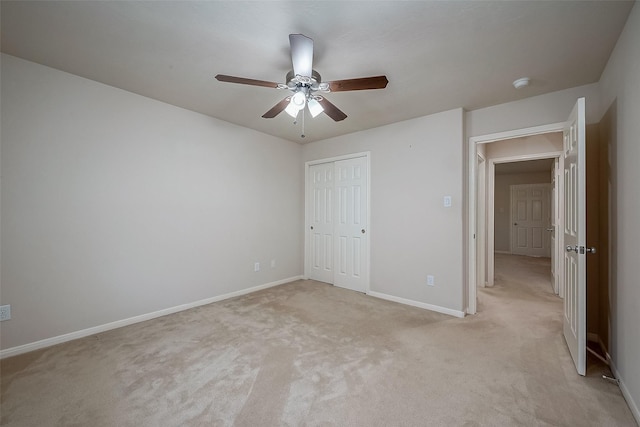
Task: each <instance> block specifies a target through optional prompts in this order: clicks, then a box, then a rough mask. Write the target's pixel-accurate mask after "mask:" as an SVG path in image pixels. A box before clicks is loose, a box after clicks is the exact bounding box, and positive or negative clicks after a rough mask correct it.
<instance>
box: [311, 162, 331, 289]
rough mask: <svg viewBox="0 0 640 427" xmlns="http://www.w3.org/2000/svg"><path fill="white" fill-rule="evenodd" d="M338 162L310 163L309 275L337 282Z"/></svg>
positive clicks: (312, 277) (329, 281) (324, 280)
mask: <svg viewBox="0 0 640 427" xmlns="http://www.w3.org/2000/svg"><path fill="white" fill-rule="evenodd" d="M333 176H334V164H333V163H321V164H318V165H312V166H310V167H309V188H308V189H307V192H308V193H307V194H308V195H309V196H310V204H311V206H310V209H309V211H310V215H309V271H308V274H307V275H308V277H309V278H310V279H313V280H318V281H320V282H326V283H333V265H334V264H333V260H334V254H333V246H334V241H333V232H334V231H333V229H334V223H333V217H334V180H333Z"/></svg>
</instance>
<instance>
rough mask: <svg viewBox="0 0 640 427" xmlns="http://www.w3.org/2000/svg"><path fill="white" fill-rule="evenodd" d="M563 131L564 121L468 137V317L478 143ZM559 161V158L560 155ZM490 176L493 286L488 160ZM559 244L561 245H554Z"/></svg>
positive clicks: (473, 296)
mask: <svg viewBox="0 0 640 427" xmlns="http://www.w3.org/2000/svg"><path fill="white" fill-rule="evenodd" d="M563 129H564V122H560V123H551V124H547V125H542V126H534V127H530V128H523V129H515V130H510V131H505V132H498V133H492V134H487V135H478V136H472V137H470V138H469V146H468V151H467V156H468V157H467V165H468V177H467V178H468V187H467V188H468V190H467V192H468V194H467V202H468V203H467V212H468V216H467V221H468V224H467V229H468V238H467V301H466V306H467V308H466V312H467V314H475V313H476V307H475V306H476V303H475V302H476V301H477V295H478V286H477V278H476V240H475V239H473V235H474V234H476V221H477V213H476V194H475V193H476V191H475V190H476V158H477V155H478V150H477V144H486V143H489V142H495V141H500V140H503V139H512V138H520V137H525V136H531V135H541V134H545V133H552V132H562V130H563ZM529 157H530V156H520V157H519V158H523V159H526V158H529ZM560 159H562V156H560ZM488 172H489V176H488V180H489V181H488V182H489V185H488V186H487V196H489V194H491V198H487V206H488V207H489V208H490V211H489V215H487V279H488V280H487V285H488V286H491V285H492V284H493V275H494V274H493V270H494V266H493V261H494V259H493V258H494V256H493V255H494V253H493V248H494V246H495V242H494V237H493V234H492V233H493V220H494V218H493V216H492V215H493V214H492V209H491V206H492V203H493V182H494V179H495V178H494V175H495V164H494V163H493V162H492V161H491V160H490V161H489V171H488ZM557 244H560V243H557Z"/></svg>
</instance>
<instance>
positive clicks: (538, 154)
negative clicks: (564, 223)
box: [467, 123, 564, 314]
mask: <svg viewBox="0 0 640 427" xmlns="http://www.w3.org/2000/svg"><path fill="white" fill-rule="evenodd" d="M563 127H564V123H555V124H550V125H544V126H537V127H533V128H526V129H519V130H514V131H507V132H502V133H497V134H491V135H485V136H480V137H472V138H470V139H469V157H468V158H469V159H474V161H472V162H470V163H469V192H468V194H469V205H468V207H469V224H468V230H469V236H470V238H471V239H472V240H475V244H469V245H468V250H469V252H468V257H467V259H468V262H469V266H468V270H467V271H468V293H467V295H468V298H467V314H475V313H476V311H477V300H476V295H477V287H478V286H481V287H482V286H492V285H493V282H494V276H495V215H496V213H495V210H494V203H495V202H494V197H495V192H494V186H495V176H496V165H499V164H503V163H513V162H519V161H530V160H540V159H554V160H553V162H554V165H556V166H555V167H556V174H557V178H558V179H556V180H555V188H557V191H556V192H555V197H556V198H557V200H561V198H562V197H563V176H562V174H559V173H558V171H559V170H562V167H564V164H563V158H562V143H561V142H560V143H559V144H560V145H558V143H548V144H546V145H544V144H543V145H541V146H540V147H543V148H540V147H538V148H534V149H532V145H531V138H532V137H538V136H540V137H546V136H550V135H557V136H559V137H560V141H561V140H562V137H561V135H562V131H563ZM515 140H519V141H520V143H515V144H516V146H517V149H515V150H514V149H508V148H507V146H509V145H510V144H514V142H513V141H515ZM492 143H495V145H493V146H491V144H492ZM544 147H546V148H544ZM489 148H491V150H490V149H489ZM478 154H481V156H482V157H483V158H484V159H486V161H485V162H483V165H484V164H486V166H485V167H486V172H485V173H486V182H479V181H478V179H477V178H478V175H479V174H480V175H481V174H482V172H479V171H478V168H479V167H480V165H479V163H478V162H477V161H476V159H477V158H478ZM555 159H557V161H556V160H555ZM549 162H550V163H551V160H549ZM483 188H484V191H485V192H486V200H483V201H480V200H478V199H479V195H482V191H483V190H482V189H483ZM479 191H480V193H479ZM483 199H484V197H483ZM482 204H484V206H486V209H483V211H484V212H486V215H485V216H486V221H478V215H479V212H478V211H479V209H478V208H479V206H481V205H482ZM560 205H561V204H556V206H560ZM556 234H557V233H556ZM478 236H484V237H485V243H486V244H483V245H479V244H478ZM559 237H561V236H556V239H554V240H555V245H556V246H557V247H560V246H561V245H562V239H561V238H559ZM555 249H556V252H555V253H557V248H555ZM478 262H482V264H483V267H482V268H478ZM480 271H484V272H485V277H479V272H480Z"/></svg>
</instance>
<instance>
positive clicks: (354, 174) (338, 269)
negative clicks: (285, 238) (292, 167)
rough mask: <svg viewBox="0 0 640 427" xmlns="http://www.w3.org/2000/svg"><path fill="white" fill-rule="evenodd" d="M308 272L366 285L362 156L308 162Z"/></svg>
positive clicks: (321, 278) (350, 286)
mask: <svg viewBox="0 0 640 427" xmlns="http://www.w3.org/2000/svg"><path fill="white" fill-rule="evenodd" d="M309 171H310V174H309V175H310V188H309V189H308V191H309V194H310V195H311V197H310V198H309V202H310V204H311V206H310V207H309V209H310V216H309V217H310V226H309V233H310V234H309V242H310V245H309V250H310V262H309V266H310V268H309V278H310V279H314V280H319V281H322V282H326V283H332V284H334V285H336V286H340V287H343V288H347V289H352V290H354V291H359V292H366V291H367V290H368V280H369V278H368V271H369V246H368V244H369V243H368V242H369V240H368V239H369V234H368V224H367V218H368V212H367V209H368V200H367V197H368V191H367V190H368V189H367V182H368V181H367V174H368V167H367V159H366V158H365V157H357V158H353V159H347V160H340V161H335V162H331V163H322V164H317V165H312V166H310V168H309Z"/></svg>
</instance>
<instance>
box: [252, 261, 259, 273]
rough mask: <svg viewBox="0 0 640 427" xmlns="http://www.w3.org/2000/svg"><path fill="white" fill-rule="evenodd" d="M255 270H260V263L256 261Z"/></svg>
mask: <svg viewBox="0 0 640 427" xmlns="http://www.w3.org/2000/svg"><path fill="white" fill-rule="evenodd" d="M253 271H260V263H259V262H256V263H255V264H253Z"/></svg>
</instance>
